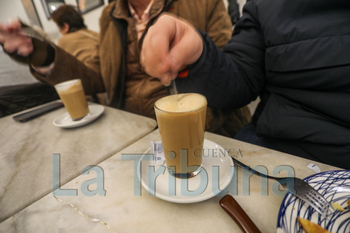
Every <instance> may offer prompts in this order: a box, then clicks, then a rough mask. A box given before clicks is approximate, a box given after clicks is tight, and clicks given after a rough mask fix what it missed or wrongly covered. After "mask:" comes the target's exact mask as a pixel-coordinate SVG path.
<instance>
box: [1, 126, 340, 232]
mask: <svg viewBox="0 0 350 233" xmlns="http://www.w3.org/2000/svg"><path fill="white" fill-rule="evenodd" d="M205 138H206V139H208V140H210V141H212V142H215V143H217V144H218V145H220V146H222V147H223V148H224V149H225V150H226V151H229V152H230V155H231V156H236V157H237V158H238V159H239V160H240V161H241V162H243V163H246V164H247V165H249V166H252V167H257V168H259V167H260V168H261V167H264V168H265V169H267V170H268V172H269V174H272V172H273V171H274V169H276V168H277V169H278V168H282V170H283V169H285V171H282V172H281V175H287V174H286V173H287V172H286V170H288V171H289V172H290V171H292V172H294V175H295V176H297V177H300V178H303V177H306V176H309V175H312V174H315V173H316V172H315V171H313V170H311V169H309V168H307V166H308V165H309V164H310V163H314V164H315V165H317V166H318V167H319V168H320V170H321V171H327V170H338V168H336V167H332V166H329V165H325V164H321V163H317V162H313V161H310V160H306V159H302V158H299V157H295V156H291V155H288V154H284V153H281V152H277V151H273V150H269V149H266V148H261V147H258V146H254V145H251V144H247V143H243V142H240V141H236V140H233V139H230V138H226V137H222V136H219V135H215V134H211V133H206V135H205ZM154 140H160V136H159V132H158V130H156V131H154V132H152V133H150V134H148V135H147V136H145V137H144V138H142V139H140V140H139V141H137V142H135V143H134V144H132V145H130V146H129V147H127V148H125V149H124V150H122V151H120V152H118V153H117V154H115V155H113V156H111V157H110V158H108V159H106V160H105V161H103V162H101V163H99V164H96V165H97V166H96V167H97V168H98V169H95V170H94V171H90V172H89V173H88V174H85V175H81V176H78V177H76V178H75V179H73V180H72V181H70V182H68V183H67V184H66V185H64V186H62V187H61V189H62V190H77V192H78V194H77V196H64V195H63V196H54V195H53V194H52V193H51V194H48V195H47V196H45V197H43V198H42V199H40V200H39V201H37V202H35V203H34V204H32V205H30V206H29V207H27V208H25V209H23V210H22V211H20V212H18V213H16V214H15V215H13V216H12V217H10V218H8V219H7V220H6V221H4V222H2V223H1V224H0V232H7V233H12V232H75V233H79V232H84V233H85V232H101V233H103V232H106V233H108V232H145V233H148V232H149V233H155V232H159V233H161V232H167V233H168V232H170V233H171V232H184V233H186V232H191V233H194V232H221V233H223V232H241V231H240V229H239V227H238V226H237V225H236V223H235V222H234V221H233V220H232V219H231V218H230V217H229V216H228V215H227V214H226V213H225V212H224V211H223V210H222V209H221V207H220V206H219V200H220V199H221V197H222V196H215V197H212V198H210V199H208V200H204V201H201V202H198V203H191V204H180V203H173V202H168V201H164V200H162V199H159V198H157V197H156V196H153V195H150V194H149V193H148V192H147V190H145V189H144V188H141V189H140V192H141V193H139V192H138V190H139V189H138V187H139V185H140V183H139V182H138V179H137V177H135V176H136V175H135V173H134V171H135V170H134V166H135V164H136V163H135V162H134V161H132V160H125V156H131V155H132V154H143V153H145V152H146V153H148V152H149V151H148V150H149V148H150V141H154ZM232 153H233V154H232ZM288 168H290V169H288ZM48 169H50V168H48ZM236 171H237V174H235V175H234V177H233V180H232V182H233V183H235V182H236V185H234V186H232V187H233V188H232V189H230V194H231V195H233V196H234V198H235V199H236V200H237V202H238V203H239V204H240V205H241V207H242V208H243V209H244V210H245V211H246V213H247V214H248V215H249V216H250V217H251V218H252V220H253V221H254V222H255V224H256V225H257V227H258V228H259V229H260V230H261V232H264V233H265V232H275V231H276V222H277V215H278V211H279V207H280V204H281V201H282V199H283V195H281V193H278V192H277V193H276V192H273V191H271V190H272V184H273V183H274V181H271V180H270V181H269V182H268V186H267V189H266V190H265V189H264V187H262V186H261V184H260V178H259V177H257V176H251V177H250V179H248V180H247V179H246V178H247V176H246V175H245V174H244V172H243V171H242V170H241V169H237V170H236ZM63 172H66V169H63ZM98 173H99V174H98ZM101 173H102V177H103V178H102V183H103V185H102V186H101V182H100V181H101V180H100V181H97V178H98V177H100V178H101ZM244 176H245V177H246V178H245V179H243V177H244ZM248 177H249V176H248ZM247 181H248V182H247ZM232 182H231V184H232ZM88 184H90V185H91V187H89V190H95V191H96V190H99V191H98V193H97V194H96V193H95V195H93V196H91V195H90V196H89V195H87V194H88V192H86V186H87V185H88ZM84 190H85V192H84ZM19 195H20V196H21V199H26V198H28V197H30V193H20V194H19Z"/></svg>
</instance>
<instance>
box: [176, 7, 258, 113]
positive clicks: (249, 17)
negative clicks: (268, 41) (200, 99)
mask: <svg viewBox="0 0 350 233" xmlns="http://www.w3.org/2000/svg"><path fill="white" fill-rule="evenodd" d="M200 33H201V34H202V37H203V42H204V49H203V53H202V55H201V57H200V59H199V60H198V61H197V62H196V63H195V64H193V65H192V66H191V67H190V71H189V75H188V77H187V78H184V79H177V83H178V84H177V85H178V88H179V90H180V91H181V92H199V93H202V94H204V95H205V96H206V97H207V100H208V106H209V107H214V108H228V109H234V108H238V107H242V106H244V105H246V104H248V103H249V102H250V101H252V100H254V99H256V98H257V96H258V95H259V93H260V92H261V90H262V88H263V87H264V85H265V75H264V73H265V68H264V67H265V65H264V56H265V43H264V39H263V35H262V32H261V28H260V25H259V22H258V19H257V14H256V8H255V4H254V1H248V2H247V4H246V5H245V8H244V13H243V16H242V18H241V19H240V20H239V21H238V23H237V25H236V27H235V31H234V33H233V36H232V38H231V40H230V41H229V42H228V44H227V45H226V46H225V47H224V49H223V51H221V50H220V49H219V48H218V47H217V46H215V44H214V43H213V42H212V40H211V39H210V37H209V36H208V35H206V34H205V33H203V32H200Z"/></svg>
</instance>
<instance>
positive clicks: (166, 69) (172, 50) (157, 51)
mask: <svg viewBox="0 0 350 233" xmlns="http://www.w3.org/2000/svg"><path fill="white" fill-rule="evenodd" d="M202 51H203V41H202V37H201V36H200V34H199V33H198V32H197V30H196V29H195V28H193V27H192V26H190V24H189V23H187V22H185V21H183V20H180V19H177V18H175V17H173V16H171V15H170V14H166V13H164V14H162V15H161V16H160V17H159V18H158V19H157V21H156V22H155V24H154V25H153V26H151V27H150V29H149V30H148V32H147V34H146V36H145V38H144V40H143V44H142V51H141V64H142V66H143V67H144V68H145V71H146V73H148V74H149V75H151V76H153V77H157V78H159V79H160V81H161V82H162V83H163V84H164V85H166V86H168V85H169V84H170V82H171V80H173V79H175V78H176V77H177V75H178V73H179V71H181V70H183V69H185V68H186V66H187V65H190V64H193V63H195V62H196V61H197V60H198V59H199V58H200V56H201V54H202Z"/></svg>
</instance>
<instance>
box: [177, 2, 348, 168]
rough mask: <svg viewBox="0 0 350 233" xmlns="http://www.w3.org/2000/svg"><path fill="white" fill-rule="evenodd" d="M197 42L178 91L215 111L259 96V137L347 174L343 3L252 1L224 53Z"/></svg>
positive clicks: (345, 15)
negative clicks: (202, 99)
mask: <svg viewBox="0 0 350 233" xmlns="http://www.w3.org/2000/svg"><path fill="white" fill-rule="evenodd" d="M202 35H203V40H204V50H203V53H202V56H201V58H200V59H199V60H198V61H197V62H196V63H195V64H194V65H192V66H191V68H190V72H189V77H188V78H186V79H181V80H178V81H177V82H178V88H179V89H180V91H183V92H191V91H196V92H200V93H202V94H204V95H205V96H206V97H207V99H208V104H209V106H211V107H219V108H237V107H240V106H243V105H245V104H248V103H249V102H250V101H252V100H254V99H256V98H257V97H258V96H260V98H261V103H260V104H259V106H258V108H257V110H256V112H255V114H254V117H253V121H254V123H255V124H256V127H257V133H258V134H259V135H260V136H263V137H265V138H266V139H268V140H270V142H272V143H275V144H276V145H277V146H276V148H277V149H280V150H282V151H285V152H288V153H291V154H295V155H299V156H302V157H307V158H310V159H314V160H318V161H321V162H325V163H328V164H333V165H336V166H340V167H344V168H350V1H347V0H332V1H329V0H251V1H248V2H247V3H246V5H245V7H244V11H243V16H242V18H241V19H240V20H239V21H238V23H237V25H236V27H235V30H234V32H233V36H232V39H231V40H230V41H229V43H228V44H227V45H226V46H225V47H224V50H223V52H221V51H220V50H219V49H218V48H216V47H215V45H214V44H213V43H212V42H211V41H210V38H209V37H208V36H206V35H205V34H204V33H202ZM278 144H281V145H283V146H282V147H279V146H278Z"/></svg>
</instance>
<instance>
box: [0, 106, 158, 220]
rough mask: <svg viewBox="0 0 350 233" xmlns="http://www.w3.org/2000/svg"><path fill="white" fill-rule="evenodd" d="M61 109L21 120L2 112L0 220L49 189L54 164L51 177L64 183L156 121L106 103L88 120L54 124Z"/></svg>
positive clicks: (130, 142)
mask: <svg viewBox="0 0 350 233" xmlns="http://www.w3.org/2000/svg"><path fill="white" fill-rule="evenodd" d="M65 112H66V111H65V109H64V108H61V109H58V110H54V111H53V112H50V113H48V114H45V115H43V116H40V117H38V118H36V119H33V120H31V121H28V122H25V123H18V122H15V121H14V120H13V119H12V116H7V117H3V118H0V129H1V130H0V148H1V149H0V171H1V176H0V222H2V221H4V220H5V219H7V218H8V217H10V216H12V215H13V214H15V213H17V212H18V211H20V210H21V209H23V208H25V207H27V206H28V205H30V204H32V203H33V202H35V201H37V200H39V199H40V198H42V197H43V196H45V195H47V194H48V193H50V192H52V190H53V178H54V176H53V169H54V168H55V169H56V170H57V169H59V170H60V175H59V176H58V178H57V177H56V176H55V179H56V180H57V179H59V178H60V183H61V185H62V184H65V183H67V182H68V181H70V180H72V179H73V178H75V177H77V176H78V175H80V174H81V172H82V170H83V169H84V168H85V167H86V166H89V165H95V164H98V163H100V162H101V161H103V160H105V159H106V158H108V157H110V156H111V155H114V154H116V153H117V152H118V151H120V150H122V149H124V148H125V147H127V146H128V145H130V144H132V143H134V142H135V141H137V140H138V139H140V138H142V137H143V136H145V135H146V134H148V133H150V132H151V131H152V130H154V129H155V127H156V122H155V120H153V119H150V118H146V117H142V116H139V115H135V114H131V113H128V112H125V111H121V110H117V109H114V108H110V107H106V106H105V109H104V112H103V114H102V115H101V116H100V117H99V118H98V119H96V120H95V121H93V122H91V123H90V124H88V125H85V126H81V127H78V128H72V129H64V128H59V127H56V126H54V125H53V120H54V119H55V118H56V117H58V116H60V115H61V114H63V113H65ZM54 154H56V157H54ZM57 155H59V156H57ZM57 159H59V162H57V161H58V160H57Z"/></svg>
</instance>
